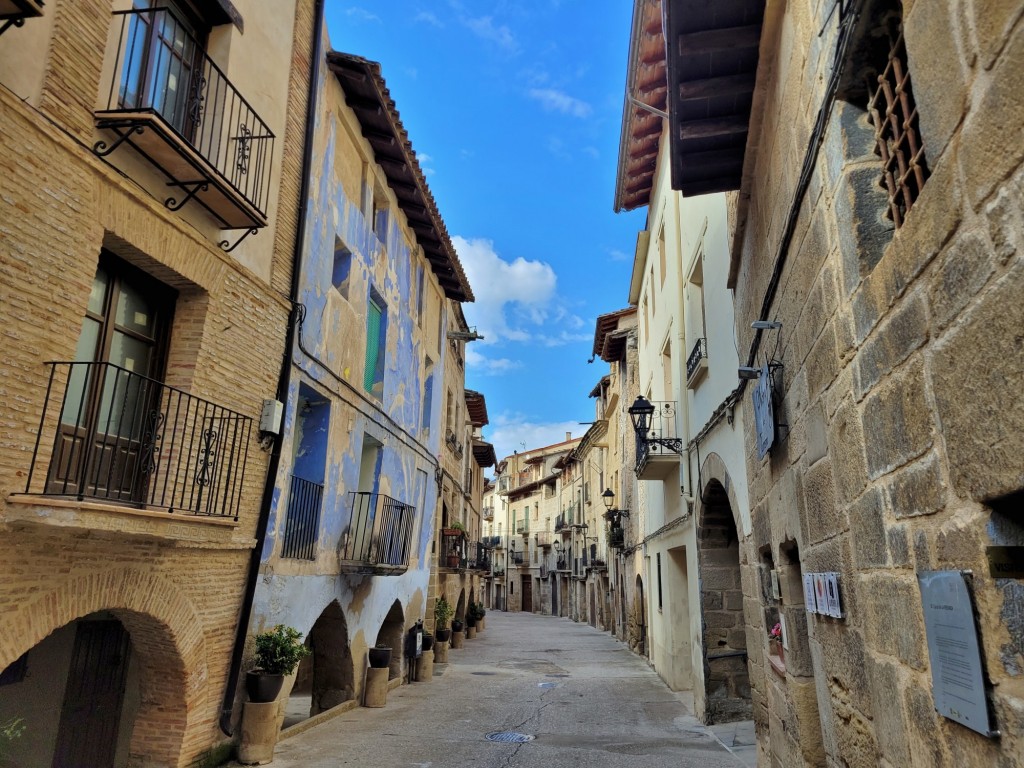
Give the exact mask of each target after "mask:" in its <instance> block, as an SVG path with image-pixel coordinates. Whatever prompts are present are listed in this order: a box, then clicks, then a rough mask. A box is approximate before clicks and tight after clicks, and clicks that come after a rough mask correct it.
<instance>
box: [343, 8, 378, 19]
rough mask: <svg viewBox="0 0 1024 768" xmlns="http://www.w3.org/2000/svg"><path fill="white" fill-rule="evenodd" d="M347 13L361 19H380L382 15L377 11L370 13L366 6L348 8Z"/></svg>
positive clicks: (351, 16) (353, 17)
mask: <svg viewBox="0 0 1024 768" xmlns="http://www.w3.org/2000/svg"><path fill="white" fill-rule="evenodd" d="M345 15H346V16H348V17H349V18H352V19H358V20H359V21H380V16H378V15H377V14H375V13H370V11H368V10H366V9H365V8H359V7H358V6H353V7H352V8H346V9H345Z"/></svg>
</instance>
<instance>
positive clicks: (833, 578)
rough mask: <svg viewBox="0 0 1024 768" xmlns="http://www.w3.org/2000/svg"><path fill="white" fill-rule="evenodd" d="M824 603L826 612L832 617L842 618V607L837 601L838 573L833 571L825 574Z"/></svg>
mask: <svg viewBox="0 0 1024 768" xmlns="http://www.w3.org/2000/svg"><path fill="white" fill-rule="evenodd" d="M825 605H826V606H827V608H828V610H827V611H826V613H827V614H828V615H829V616H831V617H832V618H833V619H841V618H843V608H842V605H840V603H839V574H838V573H835V572H831V573H826V574H825Z"/></svg>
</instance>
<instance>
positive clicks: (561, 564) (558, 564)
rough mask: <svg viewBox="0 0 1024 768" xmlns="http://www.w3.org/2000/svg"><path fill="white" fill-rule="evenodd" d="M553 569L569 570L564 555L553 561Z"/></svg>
mask: <svg viewBox="0 0 1024 768" xmlns="http://www.w3.org/2000/svg"><path fill="white" fill-rule="evenodd" d="M555 570H556V571H568V570H569V562H568V561H567V560H566V559H565V558H564V557H560V558H558V560H556V561H555Z"/></svg>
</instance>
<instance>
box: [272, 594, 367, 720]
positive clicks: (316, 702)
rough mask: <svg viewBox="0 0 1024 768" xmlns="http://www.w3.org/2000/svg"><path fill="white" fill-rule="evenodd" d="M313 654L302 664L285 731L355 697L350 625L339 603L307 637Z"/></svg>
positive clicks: (319, 620) (291, 698) (335, 602)
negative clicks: (349, 633) (349, 638)
mask: <svg viewBox="0 0 1024 768" xmlns="http://www.w3.org/2000/svg"><path fill="white" fill-rule="evenodd" d="M306 645H307V646H308V647H309V649H310V651H311V653H310V655H309V656H307V657H306V658H304V659H303V660H302V661H301V662H300V663H299V669H298V671H297V672H296V675H295V685H294V686H292V692H291V697H290V698H289V702H288V713H287V716H286V717H285V720H284V727H285V728H287V727H288V726H291V725H294V724H295V723H297V722H301V721H302V720H305V719H306V718H308V717H312V716H313V715H318V714H320V713H321V712H324V711H326V710H328V709H331V708H332V707H336V706H338V705H339V704H341V703H342V702H345V701H348V700H349V699H351V698H353V697H354V696H355V668H354V667H353V665H352V653H351V648H350V647H349V642H348V624H347V622H346V621H345V613H344V612H343V611H342V610H341V606H340V605H339V604H338V601H337V600H334V601H332V602H331V604H330V605H328V606H327V607H326V608H325V609H324V611H323V613H321V614H320V617H319V618H318V619H317V620H316V623H315V624H313V628H312V629H310V630H309V635H308V636H307V637H306Z"/></svg>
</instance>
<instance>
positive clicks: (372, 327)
mask: <svg viewBox="0 0 1024 768" xmlns="http://www.w3.org/2000/svg"><path fill="white" fill-rule="evenodd" d="M381 314H382V310H381V307H380V305H378V304H377V302H376V301H374V300H373V299H370V301H369V304H368V306H367V312H366V368H365V370H364V371H363V388H364V389H365V390H366V391H367V392H372V391H373V385H374V384H375V383H376V380H377V361H378V359H379V358H380V318H381Z"/></svg>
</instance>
